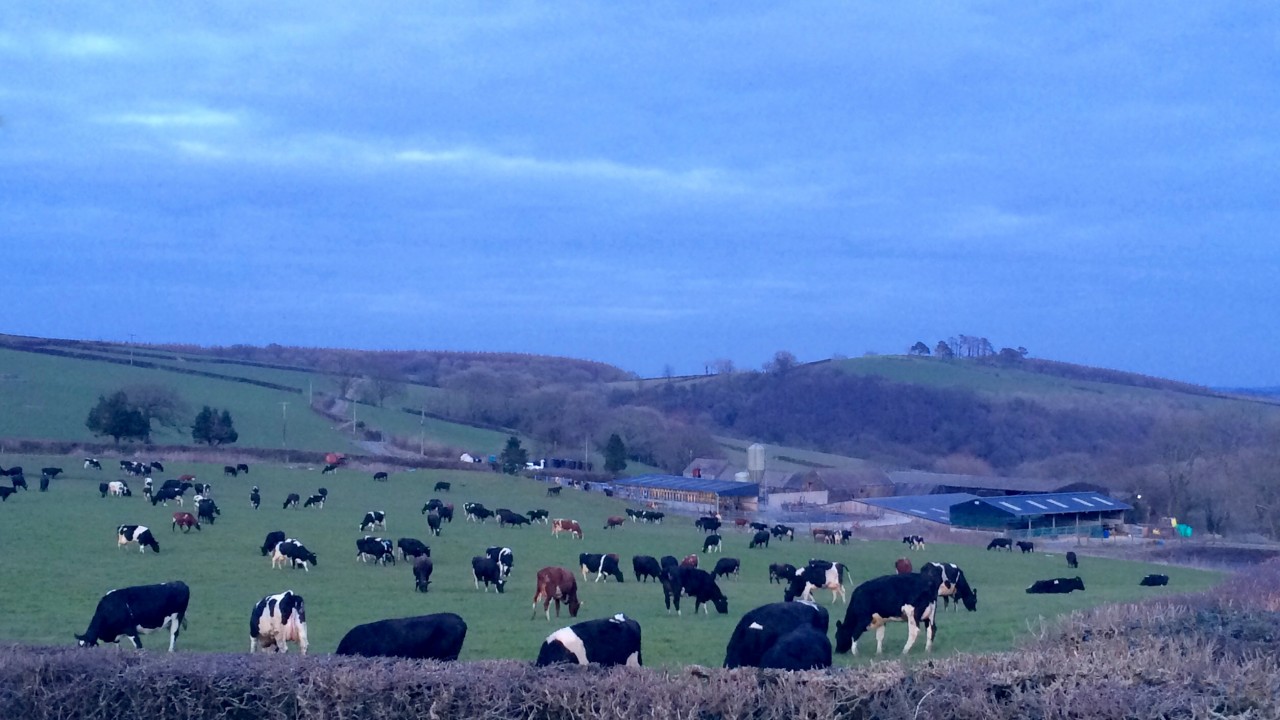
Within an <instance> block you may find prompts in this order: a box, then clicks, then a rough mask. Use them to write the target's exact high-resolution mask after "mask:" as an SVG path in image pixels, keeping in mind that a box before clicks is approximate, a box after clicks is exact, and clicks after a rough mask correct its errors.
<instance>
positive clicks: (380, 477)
mask: <svg viewBox="0 0 1280 720" xmlns="http://www.w3.org/2000/svg"><path fill="white" fill-rule="evenodd" d="M388 477H389V476H388V475H387V474H386V473H385V472H382V471H379V472H376V473H374V474H373V479H374V481H376V482H386V481H387V478H388Z"/></svg>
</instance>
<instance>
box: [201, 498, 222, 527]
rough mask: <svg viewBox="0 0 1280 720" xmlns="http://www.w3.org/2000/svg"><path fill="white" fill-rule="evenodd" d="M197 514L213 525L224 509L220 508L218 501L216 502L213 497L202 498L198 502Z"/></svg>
mask: <svg viewBox="0 0 1280 720" xmlns="http://www.w3.org/2000/svg"><path fill="white" fill-rule="evenodd" d="M196 514H197V515H199V516H200V519H201V520H203V521H205V522H207V523H209V524H210V525H212V524H214V522H215V521H216V520H217V517H218V516H219V515H221V514H222V511H221V510H219V509H218V503H216V502H214V501H213V498H201V499H200V500H199V501H197V502H196Z"/></svg>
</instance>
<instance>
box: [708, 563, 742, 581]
mask: <svg viewBox="0 0 1280 720" xmlns="http://www.w3.org/2000/svg"><path fill="white" fill-rule="evenodd" d="M740 568H741V564H740V563H739V562H738V558H720V559H719V560H717V561H716V566H715V568H713V569H712V570H711V574H712V575H714V576H715V577H716V579H719V578H722V577H728V576H730V575H732V576H733V578H734V579H735V580H736V579H738V571H739V570H740Z"/></svg>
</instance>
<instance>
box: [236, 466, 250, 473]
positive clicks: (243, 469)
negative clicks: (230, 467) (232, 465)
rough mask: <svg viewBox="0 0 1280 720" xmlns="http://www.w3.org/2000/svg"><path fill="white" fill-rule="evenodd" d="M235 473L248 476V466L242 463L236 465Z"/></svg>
mask: <svg viewBox="0 0 1280 720" xmlns="http://www.w3.org/2000/svg"><path fill="white" fill-rule="evenodd" d="M236 472H238V473H240V474H241V475H248V474H249V466H248V465H246V464H244V463H237V464H236Z"/></svg>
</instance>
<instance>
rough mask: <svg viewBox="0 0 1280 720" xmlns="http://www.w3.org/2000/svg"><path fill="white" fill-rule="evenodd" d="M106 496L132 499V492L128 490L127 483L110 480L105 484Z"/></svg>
mask: <svg viewBox="0 0 1280 720" xmlns="http://www.w3.org/2000/svg"><path fill="white" fill-rule="evenodd" d="M107 494H108V495H114V496H115V497H133V491H131V490H130V489H129V483H127V482H125V481H123V480H112V481H111V482H109V483H107Z"/></svg>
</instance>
